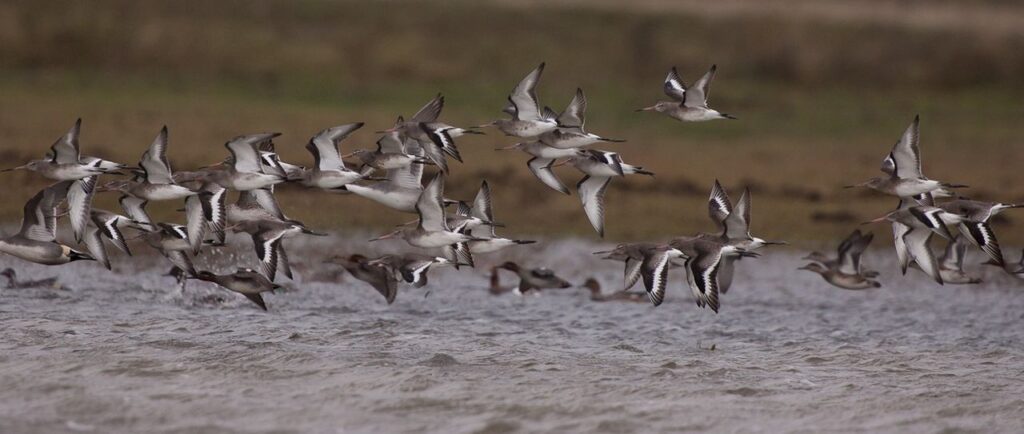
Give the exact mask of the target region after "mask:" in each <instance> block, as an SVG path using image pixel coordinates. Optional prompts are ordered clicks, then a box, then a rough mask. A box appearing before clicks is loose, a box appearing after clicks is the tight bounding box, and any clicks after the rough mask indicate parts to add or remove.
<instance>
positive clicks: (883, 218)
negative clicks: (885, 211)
mask: <svg viewBox="0 0 1024 434" xmlns="http://www.w3.org/2000/svg"><path fill="white" fill-rule="evenodd" d="M888 219H889V216H887V215H884V216H881V217H879V218H876V219H874V220H868V221H866V222H864V223H861V225H870V224H874V223H881V222H884V221H886V220H888Z"/></svg>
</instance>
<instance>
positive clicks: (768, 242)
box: [764, 241, 789, 246]
mask: <svg viewBox="0 0 1024 434" xmlns="http://www.w3.org/2000/svg"><path fill="white" fill-rule="evenodd" d="M764 245H766V246H788V245H789V243H787V242H785V241H765V242H764Z"/></svg>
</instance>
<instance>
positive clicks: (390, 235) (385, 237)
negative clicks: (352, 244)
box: [368, 232, 398, 243]
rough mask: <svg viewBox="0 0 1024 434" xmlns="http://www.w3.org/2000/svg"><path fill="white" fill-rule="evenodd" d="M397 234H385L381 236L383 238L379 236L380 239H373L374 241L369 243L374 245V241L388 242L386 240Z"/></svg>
mask: <svg viewBox="0 0 1024 434" xmlns="http://www.w3.org/2000/svg"><path fill="white" fill-rule="evenodd" d="M397 233H398V232H392V233H390V234H384V235H381V236H379V237H377V238H373V239H371V240H369V241H368V242H371V243H372V242H374V241H380V240H386V239H388V238H391V237H393V236H395V234H397Z"/></svg>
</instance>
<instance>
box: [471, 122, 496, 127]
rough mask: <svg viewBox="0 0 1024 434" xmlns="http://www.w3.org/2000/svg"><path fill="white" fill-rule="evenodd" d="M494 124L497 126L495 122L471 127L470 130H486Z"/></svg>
mask: <svg viewBox="0 0 1024 434" xmlns="http://www.w3.org/2000/svg"><path fill="white" fill-rule="evenodd" d="M496 124H497V122H488V123H486V124H481V125H477V126H475V127H472V128H488V127H493V126H494V125H496Z"/></svg>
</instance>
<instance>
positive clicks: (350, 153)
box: [341, 151, 358, 158]
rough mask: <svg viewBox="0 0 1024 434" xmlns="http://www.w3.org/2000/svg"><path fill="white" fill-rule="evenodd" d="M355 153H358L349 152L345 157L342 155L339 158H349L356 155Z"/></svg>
mask: <svg viewBox="0 0 1024 434" xmlns="http://www.w3.org/2000/svg"><path fill="white" fill-rule="evenodd" d="M356 152H358V151H355V152H349V153H347V154H345V155H342V156H341V158H350V157H352V156H353V155H356Z"/></svg>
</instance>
